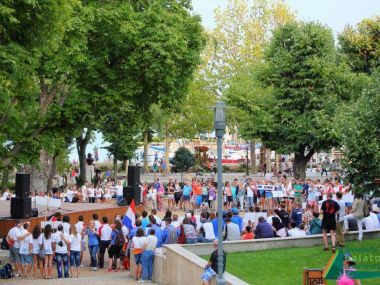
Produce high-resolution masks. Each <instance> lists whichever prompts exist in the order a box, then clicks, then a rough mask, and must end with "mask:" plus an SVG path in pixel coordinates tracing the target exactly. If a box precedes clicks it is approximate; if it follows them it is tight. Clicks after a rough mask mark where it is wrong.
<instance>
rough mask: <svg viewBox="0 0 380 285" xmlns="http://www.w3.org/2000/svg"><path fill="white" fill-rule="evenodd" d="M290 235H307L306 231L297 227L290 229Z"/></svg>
mask: <svg viewBox="0 0 380 285" xmlns="http://www.w3.org/2000/svg"><path fill="white" fill-rule="evenodd" d="M288 235H289V236H290V237H305V236H306V232H305V231H301V230H300V229H298V228H295V229H291V230H288Z"/></svg>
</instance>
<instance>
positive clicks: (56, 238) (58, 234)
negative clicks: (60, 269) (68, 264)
mask: <svg viewBox="0 0 380 285" xmlns="http://www.w3.org/2000/svg"><path fill="white" fill-rule="evenodd" d="M61 233H62V232H56V233H55V234H53V235H52V238H53V241H54V242H55V252H56V253H62V254H66V253H67V244H66V243H65V242H64V241H63V240H62V238H61ZM63 235H64V237H65V239H66V240H70V236H69V235H68V234H67V233H64V234H63ZM60 241H62V243H63V244H62V246H59V244H58V243H59V242H60Z"/></svg>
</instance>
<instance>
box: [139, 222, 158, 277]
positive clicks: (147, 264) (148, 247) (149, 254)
mask: <svg viewBox="0 0 380 285" xmlns="http://www.w3.org/2000/svg"><path fill="white" fill-rule="evenodd" d="M155 233H156V231H155V229H154V228H151V229H150V234H149V236H147V237H146V240H145V243H144V246H143V253H142V257H141V258H142V276H141V279H142V282H147V281H148V282H149V281H150V282H151V281H152V275H153V262H154V253H155V251H156V246H157V237H156V236H155Z"/></svg>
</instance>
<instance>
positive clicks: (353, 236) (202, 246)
mask: <svg viewBox="0 0 380 285" xmlns="http://www.w3.org/2000/svg"><path fill="white" fill-rule="evenodd" d="M344 238H345V241H353V240H357V238H358V232H357V231H353V232H350V233H348V234H345V235H344ZM377 238H380V230H374V231H364V239H377ZM322 243H323V242H322V235H321V234H320V235H312V236H306V237H302V238H296V237H286V238H267V239H255V240H239V241H226V242H224V243H223V244H224V246H223V249H224V250H225V251H226V252H246V251H257V250H265V249H277V248H289V247H312V246H319V245H322ZM183 247H184V248H186V249H187V250H189V251H191V252H192V253H194V254H196V255H209V254H211V252H212V246H210V244H207V243H197V244H187V245H186V244H185V245H183Z"/></svg>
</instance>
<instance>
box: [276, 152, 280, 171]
mask: <svg viewBox="0 0 380 285" xmlns="http://www.w3.org/2000/svg"><path fill="white" fill-rule="evenodd" d="M275 158H276V159H275V172H276V174H278V173H279V172H280V163H281V154H279V153H277V152H276V156H275Z"/></svg>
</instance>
